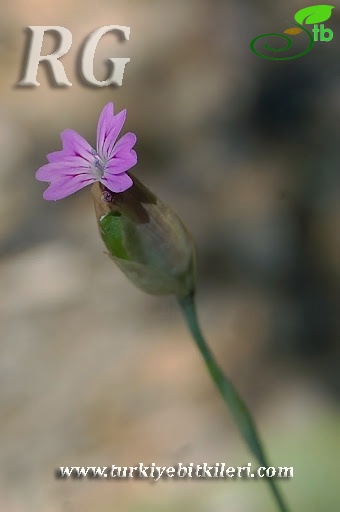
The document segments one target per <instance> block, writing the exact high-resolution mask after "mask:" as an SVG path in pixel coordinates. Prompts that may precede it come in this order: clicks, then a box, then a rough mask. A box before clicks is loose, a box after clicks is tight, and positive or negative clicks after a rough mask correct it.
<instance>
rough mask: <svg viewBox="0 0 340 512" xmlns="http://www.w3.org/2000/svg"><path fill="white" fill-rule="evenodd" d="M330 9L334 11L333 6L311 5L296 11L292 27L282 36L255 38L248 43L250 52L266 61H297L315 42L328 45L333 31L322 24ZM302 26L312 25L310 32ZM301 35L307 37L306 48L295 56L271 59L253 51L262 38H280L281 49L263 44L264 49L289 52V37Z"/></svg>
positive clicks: (272, 34) (269, 35)
mask: <svg viewBox="0 0 340 512" xmlns="http://www.w3.org/2000/svg"><path fill="white" fill-rule="evenodd" d="M332 9H334V6H333V5H312V6H310V7H305V8H304V9H300V11H298V12H297V13H296V14H295V16H294V20H295V21H296V23H292V24H293V25H294V27H292V28H287V29H286V30H285V31H284V32H283V34H276V33H268V34H262V35H261V36H257V37H255V38H254V39H253V40H252V41H251V43H250V49H251V51H252V52H253V53H255V55H257V56H258V57H261V58H262V59H268V60H292V59H297V58H298V57H302V56H303V55H306V53H308V52H309V51H310V50H311V49H312V46H313V44H314V42H315V41H324V42H326V43H328V42H329V41H331V40H332V39H333V31H332V30H331V29H330V28H326V27H325V25H324V24H323V23H322V22H324V21H326V20H328V19H329V18H330V17H331V13H332ZM319 23H321V25H320V26H318V24H319ZM303 24H305V25H313V28H312V29H311V32H310V31H309V30H307V28H306V27H304V26H303ZM312 32H313V33H312ZM301 33H304V34H305V35H307V38H308V47H307V48H306V49H305V50H304V51H302V52H300V53H298V54H297V55H289V56H287V57H271V56H270V55H264V54H263V53H260V52H259V51H258V50H256V49H255V44H256V43H257V41H259V40H260V39H262V38H264V37H265V38H268V37H280V38H283V39H284V40H285V41H286V45H285V46H283V47H281V48H272V47H271V46H269V44H267V43H264V47H265V49H266V50H268V52H276V53H279V52H284V51H286V50H289V48H290V47H291V46H292V39H291V38H290V37H289V36H296V35H298V34H301ZM284 34H288V35H284ZM256 46H257V47H258V44H256Z"/></svg>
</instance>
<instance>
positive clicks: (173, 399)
mask: <svg viewBox="0 0 340 512" xmlns="http://www.w3.org/2000/svg"><path fill="white" fill-rule="evenodd" d="M307 5H309V3H308V2H303V1H300V2H294V3H293V5H292V4H290V3H289V4H287V5H286V4H283V3H282V5H279V4H278V3H276V4H275V5H273V3H272V2H267V1H264V0H257V1H256V2H253V1H250V0H239V1H237V2H236V1H232V0H230V1H227V0H225V1H218V0H215V1H214V2H207V1H203V0H195V1H193V0H191V1H190V0H186V1H183V0H178V1H177V0H163V1H156V0H138V1H137V0H126V1H123V0H121V1H116V0H111V1H106V0H98V1H97V2H94V1H90V0H68V1H66V0H58V1H56V0H53V1H42V0H25V1H24V0H15V1H13V2H12V3H11V4H10V3H8V5H7V6H5V5H2V6H1V7H0V10H1V16H0V27H1V31H0V66H1V80H0V92H1V98H0V148H1V165H0V325H1V327H0V384H1V385H0V410H1V417H0V442H1V445H0V446H1V449H0V511H1V512H31V511H32V512H33V511H34V512H40V511H41V512H79V511H84V512H90V511H98V512H109V511H110V512H112V511H117V510H118V511H121V512H135V511H146V510H147V511H153V510H155V511H156V510H157V512H170V511H176V512H181V511H191V510H195V511H197V512H222V511H223V512H225V511H228V512H229V511H230V512H266V511H268V512H269V511H274V510H276V509H275V505H274V503H273V501H272V498H271V496H270V495H269V492H268V489H267V486H266V483H265V482H264V481H259V480H256V479H253V480H252V481H247V480H237V481H235V479H234V480H228V481H217V480H216V481H204V482H202V481H188V480H184V481H178V480H174V479H173V480H170V479H169V480H163V481H161V482H158V483H157V484H151V483H150V482H148V481H145V480H141V481H137V480H134V481H132V482H131V481H123V480H121V481H110V480H106V481H105V480H103V481H91V480H79V481H76V480H69V481H66V480H57V479H56V478H55V477H54V469H55V468H56V467H58V466H60V465H62V466H65V465H73V466H77V465H90V466H91V465H92V466H93V465H105V466H109V465H111V464H116V465H135V464H136V463H138V462H142V461H143V462H144V463H145V464H148V463H151V462H155V463H157V464H158V465H161V466H163V465H172V464H174V463H177V462H183V463H189V462H194V463H202V462H209V463H215V462H226V463H227V464H228V465H236V466H243V465H246V464H247V463H248V462H249V461H252V462H253V464H254V465H255V464H256V463H255V461H254V460H253V458H252V457H251V456H250V455H249V453H248V451H247V450H246V448H245V447H244V445H243V442H242V441H241V440H240V437H239V435H238V433H237V431H236V428H235V426H234V424H233V422H232V421H231V419H230V417H229V415H228V414H226V412H225V409H224V406H223V404H222V401H221V399H220V397H219V396H218V394H217V392H216V390H215V389H214V387H213V385H212V383H211V382H210V380H209V378H208V376H207V372H206V370H205V368H204V366H203V364H202V362H201V359H200V357H199V354H198V353H197V350H196V348H195V346H194V344H193V342H192V340H191V339H190V336H189V334H188V332H187V331H186V328H185V325H184V322H183V320H182V318H181V315H180V313H179V311H178V310H177V307H176V304H175V301H174V300H173V299H171V298H162V299H158V298H154V297H151V296H147V295H144V294H142V293H141V292H140V291H138V290H137V289H135V288H134V287H133V286H132V285H131V284H130V283H129V282H128V281H127V279H126V278H125V277H124V276H123V275H122V274H121V273H120V271H119V270H118V269H117V268H116V267H115V266H114V265H113V264H112V263H111V262H110V260H109V259H108V257H107V256H106V255H105V254H104V247H103V245H102V242H101V240H100V238H99V235H98V231H97V227H96V221H95V217H94V214H93V206H92V203H91V200H90V190H89V189H85V190H83V191H81V192H80V193H78V194H76V195H74V196H72V197H70V198H68V199H66V200H63V201H60V202H56V203H52V202H45V201H44V200H43V199H42V192H43V190H44V187H45V185H44V184H43V183H39V182H37V181H36V180H35V178H34V174H35V171H36V169H37V168H38V167H40V166H41V165H43V164H44V163H45V162H46V158H45V155H46V154H47V153H49V152H51V151H54V150H57V149H60V147H61V143H60V132H61V131H62V130H63V129H65V128H73V129H75V130H77V131H79V132H80V133H81V134H82V135H83V136H85V137H86V138H87V139H88V140H89V141H90V142H91V143H92V144H95V131H96V123H97V119H98V115H99V113H100V111H101V109H102V107H103V106H104V104H105V103H106V102H107V101H112V100H113V101H114V103H115V105H116V108H117V109H118V110H121V109H122V108H125V107H126V108H127V109H128V120H127V124H126V127H125V128H126V130H131V131H133V132H135V133H136V134H137V137H138V143H137V148H136V149H137V151H138V155H139V164H138V166H137V167H136V168H135V169H134V171H135V173H136V174H138V177H139V178H140V179H141V180H142V181H143V182H144V183H145V184H146V185H147V186H149V187H150V188H151V189H152V190H153V191H154V192H156V193H157V194H158V195H159V196H160V197H161V198H162V199H163V201H165V202H167V203H169V204H171V206H172V207H173V208H174V209H175V210H176V211H177V212H178V213H179V215H180V216H181V218H182V219H183V221H184V222H185V223H186V225H187V226H188V227H189V229H190V230H191V232H192V233H193V235H194V237H195V240H196V243H197V248H198V281H199V282H198V306H199V313H200V315H201V322H202V326H203V329H204V331H205V333H206V335H207V337H208V339H209V341H210V344H211V347H212V348H213V350H214V352H215V354H216V355H217V356H218V358H219V361H220V363H221V365H222V366H223V368H224V369H225V371H226V372H227V373H228V374H229V376H231V377H232V378H233V380H234V382H235V384H236V385H237V387H238V388H239V390H240V391H241V392H242V393H243V395H244V397H245V398H246V400H247V402H248V404H249V406H250V408H251V410H252V411H253V413H254V415H255V417H256V420H257V423H258V425H259V428H260V431H261V433H262V436H263V438H264V439H265V441H266V445H267V449H268V452H269V456H270V460H271V463H272V465H273V466H294V478H293V479H291V480H286V481H283V482H282V483H281V488H282V491H283V492H284V494H285V495H286V497H287V500H288V502H289V503H290V504H291V508H292V511H300V512H319V511H321V510H322V511H324V510H327V511H333V510H334V511H335V510H336V508H337V507H336V497H337V494H338V489H337V486H338V465H337V464H336V447H337V446H338V441H339V435H338V434H339V423H338V419H337V412H336V400H337V397H338V393H339V378H338V376H339V367H338V366H337V364H336V355H337V349H336V341H337V340H338V339H339V329H340V326H339V320H338V318H339V316H338V311H337V310H336V299H337V293H338V290H339V288H338V284H339V273H340V257H339V256H340V254H339V246H340V238H339V222H340V209H339V190H340V186H339V185H340V183H339V181H340V180H339V164H340V153H339V140H338V139H339V131H338V130H339V118H340V89H339V86H340V64H339V58H338V54H339V38H340V23H339V19H340V4H339V5H336V6H335V9H334V10H333V13H332V17H331V19H330V20H328V21H327V22H326V26H327V27H329V28H331V29H332V30H333V33H334V38H333V40H332V41H330V42H328V43H326V42H319V43H316V44H315V45H314V47H313V49H312V50H311V51H310V52H309V53H308V54H307V55H305V56H304V57H301V58H298V59H296V60H291V61H285V62H275V61H269V60H264V59H261V58H259V57H257V56H255V55H254V54H253V53H252V52H251V51H250V48H249V44H250V41H251V40H252V39H253V38H254V37H255V36H257V35H259V34H262V33H265V32H272V31H274V32H275V31H277V32H281V33H282V32H283V30H284V29H285V28H288V27H289V24H287V22H289V20H291V21H292V20H293V16H294V13H295V12H296V11H297V10H298V9H301V8H302V7H306V6H307ZM111 24H116V25H127V26H130V27H131V36H130V41H128V42H125V43H124V44H122V45H121V44H119V43H118V42H117V41H116V40H115V38H114V36H111V35H106V36H105V37H104V38H103V39H102V41H101V42H100V44H99V45H98V49H97V53H96V68H95V69H96V71H95V73H96V77H97V78H98V79H104V78H105V77H106V68H105V65H104V61H105V60H106V59H108V58H110V57H119V56H122V57H130V59H131V61H130V62H129V63H128V64H127V66H126V70H125V74H124V80H123V85H122V86H121V87H120V88H113V87H105V88H102V89H100V88H92V87H87V86H85V85H84V84H82V83H81V82H79V79H78V78H77V74H76V58H77V54H78V52H79V48H80V46H81V44H82V42H83V41H84V40H85V38H86V37H87V36H88V34H89V33H90V32H92V31H93V30H95V29H96V28H99V27H101V26H103V25H111ZM29 25H61V26H65V27H67V28H68V29H69V30H71V32H72V34H73V45H72V48H71V50H70V51H69V53H68V54H67V55H66V56H65V57H64V58H63V59H62V62H63V64H64V67H65V71H66V74H67V76H68V78H69V80H70V81H71V82H72V84H73V85H72V87H67V88H55V87H52V86H51V84H50V81H49V79H48V77H47V74H46V69H44V67H43V66H41V67H40V68H39V72H38V81H39V82H40V83H41V85H40V87H36V88H27V89H25V88H20V87H19V88H18V87H15V84H16V83H17V82H18V81H19V80H20V78H21V76H20V72H21V67H22V61H23V55H24V52H25V45H26V42H27V37H26V33H25V28H26V27H27V26H29ZM298 38H300V39H298ZM51 41H52V40H51V39H49V37H47V38H46V45H45V46H44V49H47V48H49V49H50V51H51V50H52V47H53V45H52V46H51ZM294 42H295V40H294ZM304 44H305V42H304V40H303V35H300V36H297V39H296V45H297V48H300V51H301V49H304ZM49 45H50V46H51V47H50V46H49ZM299 45H301V47H300V46H299ZM254 480H255V481H254Z"/></svg>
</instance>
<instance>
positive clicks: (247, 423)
mask: <svg viewBox="0 0 340 512" xmlns="http://www.w3.org/2000/svg"><path fill="white" fill-rule="evenodd" d="M178 303H179V305H180V307H181V309H182V312H183V314H184V317H185V319H186V322H187V324H188V327H189V330H190V332H191V334H192V336H193V338H194V340H195V342H196V345H197V347H198V349H199V351H200V353H201V355H202V357H203V359H204V362H205V364H206V366H207V369H208V371H209V373H210V375H211V377H212V379H213V381H214V383H215V384H216V386H217V388H218V390H219V391H220V393H221V395H222V398H223V400H224V401H225V403H226V404H227V406H228V407H229V409H230V411H231V413H232V416H233V418H234V420H235V422H236V424H237V426H238V428H239V430H240V432H241V434H242V436H243V438H244V439H245V441H246V443H247V445H248V447H249V449H250V451H251V452H252V453H253V454H254V455H255V457H256V459H257V460H258V462H259V463H260V465H261V466H264V467H266V468H268V467H269V464H268V461H267V457H266V455H265V453H264V449H263V445H262V443H261V441H260V438H259V435H258V433H257V429H256V426H255V423H254V420H253V418H252V416H251V414H250V412H249V410H248V408H247V406H246V404H245V403H244V401H243V400H242V398H241V397H240V395H239V394H238V392H237V391H236V389H235V387H234V386H233V384H232V383H231V381H230V380H229V379H228V378H227V377H226V376H225V375H224V373H223V371H222V370H221V368H220V367H219V365H218V363H217V362H216V360H215V357H214V355H213V353H212V352H211V350H210V348H209V346H208V345H207V343H206V341H205V339H204V337H203V334H202V331H201V329H200V326H199V322H198V318H197V312H196V306H195V298H194V294H191V295H188V296H187V297H184V298H178ZM267 481H268V484H269V486H270V489H271V492H272V493H273V496H274V498H275V500H276V503H277V505H278V508H279V510H280V512H289V510H288V507H287V506H286V504H285V502H284V500H283V498H282V496H281V493H280V491H279V489H278V487H277V485H276V483H275V480H274V478H267Z"/></svg>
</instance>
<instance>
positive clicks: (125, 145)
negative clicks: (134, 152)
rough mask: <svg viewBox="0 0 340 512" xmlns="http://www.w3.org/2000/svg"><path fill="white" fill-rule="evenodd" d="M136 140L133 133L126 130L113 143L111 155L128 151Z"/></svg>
mask: <svg viewBox="0 0 340 512" xmlns="http://www.w3.org/2000/svg"><path fill="white" fill-rule="evenodd" d="M136 142H137V137H136V135H135V134H134V133H132V132H128V133H126V134H125V135H123V136H122V137H121V138H120V139H119V141H118V142H117V143H116V144H115V146H114V148H113V151H112V153H111V157H110V158H112V157H113V156H115V155H117V153H119V152H120V151H130V150H131V149H132V148H133V146H134V145H135V144H136Z"/></svg>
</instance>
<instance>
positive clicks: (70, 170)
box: [35, 157, 92, 181]
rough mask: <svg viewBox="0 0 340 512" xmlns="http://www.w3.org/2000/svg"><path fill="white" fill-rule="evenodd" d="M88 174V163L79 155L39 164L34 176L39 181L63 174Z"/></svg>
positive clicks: (54, 178)
mask: <svg viewBox="0 0 340 512" xmlns="http://www.w3.org/2000/svg"><path fill="white" fill-rule="evenodd" d="M78 174H89V175H91V176H92V174H90V166H89V163H88V162H87V161H86V160H84V159H83V158H81V157H71V158H70V159H69V160H63V161H61V162H52V163H49V164H45V165H43V166H41V167H40V168H39V169H38V170H37V172H36V174H35V177H36V179H37V180H39V181H54V180H58V179H59V178H60V177H63V176H76V175H78Z"/></svg>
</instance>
